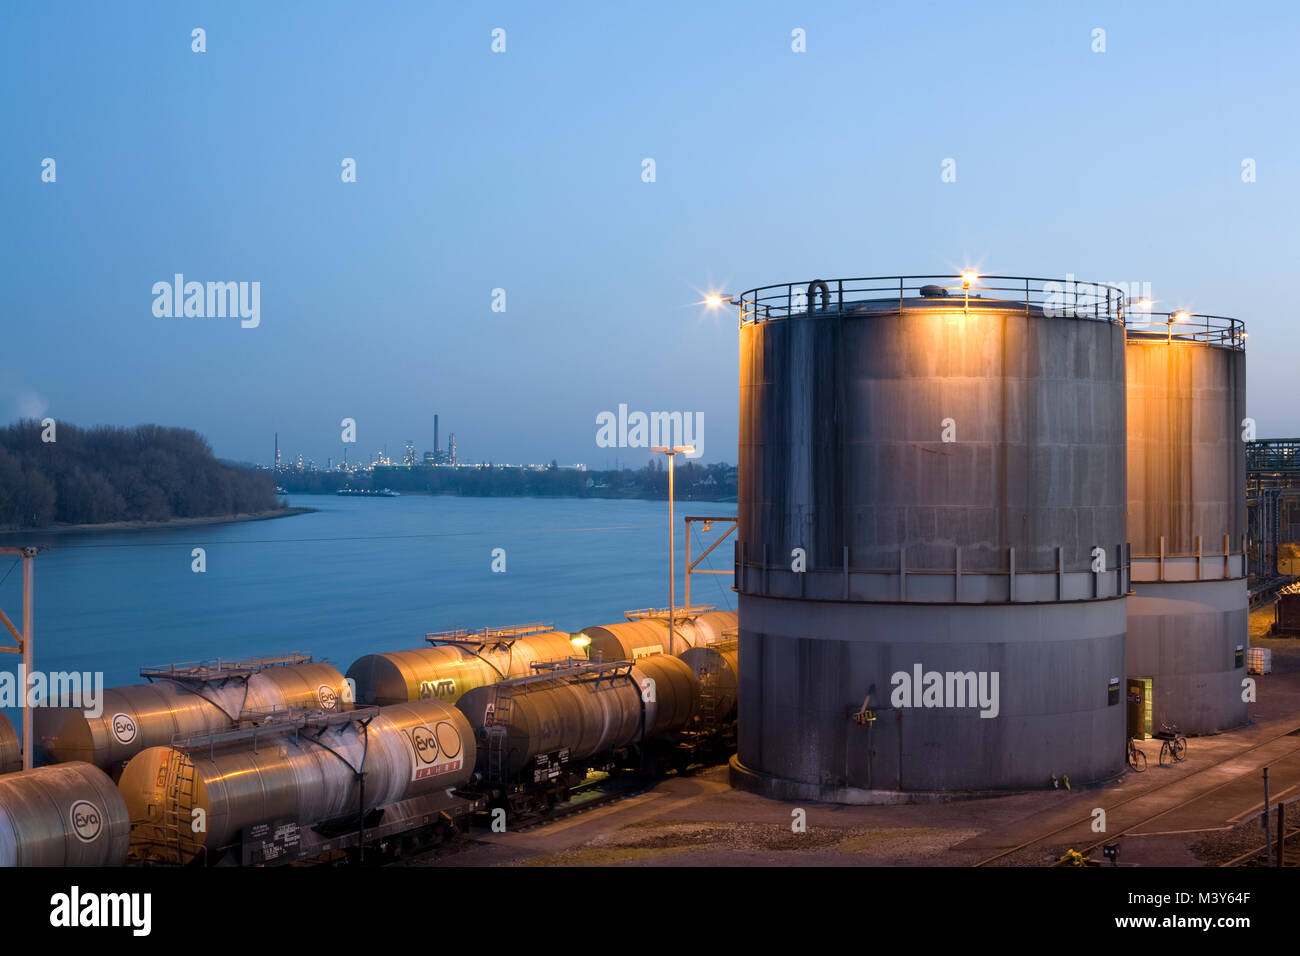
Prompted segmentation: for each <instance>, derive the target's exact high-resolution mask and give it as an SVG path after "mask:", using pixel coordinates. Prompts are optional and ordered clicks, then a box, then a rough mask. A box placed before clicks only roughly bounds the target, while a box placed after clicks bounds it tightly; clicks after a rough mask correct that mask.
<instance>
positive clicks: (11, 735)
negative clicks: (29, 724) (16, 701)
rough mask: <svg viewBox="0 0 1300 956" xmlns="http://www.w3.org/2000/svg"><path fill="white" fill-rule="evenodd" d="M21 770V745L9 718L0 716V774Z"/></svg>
mask: <svg viewBox="0 0 1300 956" xmlns="http://www.w3.org/2000/svg"><path fill="white" fill-rule="evenodd" d="M22 769H23V745H22V741H21V740H20V739H19V737H18V731H17V729H16V728H15V727H14V725H13V724H12V723H10V721H9V718H8V717H6V716H5V715H4V714H0V774H6V773H16V772H17V771H19V770H22Z"/></svg>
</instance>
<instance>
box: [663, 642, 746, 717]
mask: <svg viewBox="0 0 1300 956" xmlns="http://www.w3.org/2000/svg"><path fill="white" fill-rule="evenodd" d="M678 657H680V658H681V660H682V662H683V663H684V664H686V666H687V667H689V668H690V669H691V671H692V672H693V673H694V674H695V677H696V679H697V680H698V681H699V682H700V718H701V720H702V721H703V722H704V723H705V724H706V725H710V726H714V725H721V724H723V723H725V722H727V721H734V720H735V718H736V707H737V704H738V702H739V700H740V641H739V640H738V639H737V637H736V635H735V633H734V632H733V633H732V635H731V636H730V637H728V638H725V639H723V640H719V641H715V642H713V643H712V644H706V645H704V646H702V647H692V648H691V649H690V650H688V651H684V652H683V653H681V654H679V655H678Z"/></svg>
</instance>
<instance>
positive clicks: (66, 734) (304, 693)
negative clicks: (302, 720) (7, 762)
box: [34, 654, 351, 777]
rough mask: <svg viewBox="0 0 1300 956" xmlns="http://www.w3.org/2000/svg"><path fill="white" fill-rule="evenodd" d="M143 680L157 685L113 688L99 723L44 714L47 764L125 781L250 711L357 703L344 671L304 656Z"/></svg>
mask: <svg viewBox="0 0 1300 956" xmlns="http://www.w3.org/2000/svg"><path fill="white" fill-rule="evenodd" d="M140 674H141V676H142V677H146V678H148V680H149V683H146V684H131V685H126V686H123V687H110V688H106V689H105V691H104V699H103V707H102V712H101V713H100V715H99V716H97V717H91V716H88V715H87V714H86V712H85V711H84V710H81V709H79V708H75V707H41V708H37V709H36V712H35V713H36V717H35V724H34V728H35V735H36V739H37V741H38V747H39V753H40V754H41V756H42V758H43V759H42V761H41V762H46V763H64V762H67V761H72V760H84V761H85V762H87V763H91V764H94V765H95V766H96V767H99V768H100V769H101V770H104V771H107V772H108V773H109V774H110V775H111V776H113V777H117V776H118V775H120V773H121V770H122V767H123V765H124V764H125V763H126V762H127V761H128V760H130V759H131V758H132V757H134V756H135V755H136V754H138V753H140V752H141V751H142V750H146V749H148V748H149V747H158V746H165V745H167V744H170V743H171V741H172V738H173V737H175V736H176V735H178V734H196V733H203V732H209V731H215V730H221V729H226V728H229V727H231V726H232V725H234V724H235V723H236V722H238V720H239V715H240V713H241V712H243V711H246V710H247V711H257V712H268V711H276V710H288V709H290V708H294V707H319V708H322V709H325V710H339V709H345V708H346V707H348V706H350V703H349V701H350V699H351V691H350V690H349V689H348V685H347V684H346V682H345V681H344V678H343V675H342V674H341V673H339V670H338V668H336V667H334V666H333V665H332V664H327V663H324V662H321V661H314V660H312V658H311V657H309V656H307V655H302V654H291V655H287V656H282V657H262V658H253V659H246V660H232V661H222V660H219V661H216V662H213V663H201V664H177V665H168V666H165V667H153V668H143V669H142V670H141V671H140Z"/></svg>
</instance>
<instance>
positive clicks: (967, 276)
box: [961, 272, 979, 289]
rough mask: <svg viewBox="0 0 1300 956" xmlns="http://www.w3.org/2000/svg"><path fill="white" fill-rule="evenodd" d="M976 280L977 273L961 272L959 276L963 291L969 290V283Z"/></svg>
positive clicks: (977, 277)
mask: <svg viewBox="0 0 1300 956" xmlns="http://www.w3.org/2000/svg"><path fill="white" fill-rule="evenodd" d="M977 279H979V274H978V273H975V272H963V273H962V274H961V287H962V288H963V289H969V288H970V287H971V283H972V282H975V281H976V280H977Z"/></svg>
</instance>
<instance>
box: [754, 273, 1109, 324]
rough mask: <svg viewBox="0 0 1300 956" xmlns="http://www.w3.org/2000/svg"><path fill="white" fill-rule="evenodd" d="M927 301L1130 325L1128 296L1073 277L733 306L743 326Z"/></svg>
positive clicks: (781, 297) (901, 283) (841, 287)
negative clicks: (1127, 321) (893, 302)
mask: <svg viewBox="0 0 1300 956" xmlns="http://www.w3.org/2000/svg"><path fill="white" fill-rule="evenodd" d="M891 299H892V300H896V301H897V303H898V307H899V309H900V310H901V309H902V308H903V306H904V303H905V302H908V303H912V304H915V303H916V302H918V301H924V302H926V303H927V304H929V303H933V304H934V305H936V306H940V305H952V306H954V307H956V308H961V309H963V310H964V311H970V310H971V309H973V308H979V309H988V308H999V309H1005V308H1006V307H1007V305H1008V304H1009V303H1014V304H1015V305H1017V306H1019V307H1022V308H1023V309H1024V311H1025V314H1026V315H1029V314H1030V313H1034V314H1041V315H1044V316H1046V317H1048V318H1077V319H1093V320H1096V321H1103V322H1113V323H1116V324H1120V325H1122V324H1123V323H1124V312H1125V298H1124V291H1123V290H1122V289H1120V288H1119V287H1117V286H1112V285H1107V284H1105V283H1101V282H1081V281H1079V280H1077V279H1074V278H1072V277H1069V278H1065V279H1042V278H1032V277H1027V276H994V275H989V276H981V275H976V274H975V273H973V272H968V273H963V274H962V275H930V276H871V277H867V278H857V279H814V280H812V281H811V282H787V283H785V284H784V285H769V286H761V287H759V288H757V289H750V290H749V291H748V292H745V293H742V294H741V295H740V296H739V297H738V298H736V299H733V300H731V301H733V302H735V303H736V304H738V305H739V306H740V324H741V325H748V324H751V323H754V322H768V321H772V320H774V319H785V318H790V317H792V316H821V315H840V314H844V313H847V312H852V311H854V310H855V309H856V308H858V307H861V306H864V305H866V304H867V303H869V302H870V303H881V302H888V301H889V300H891Z"/></svg>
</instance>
